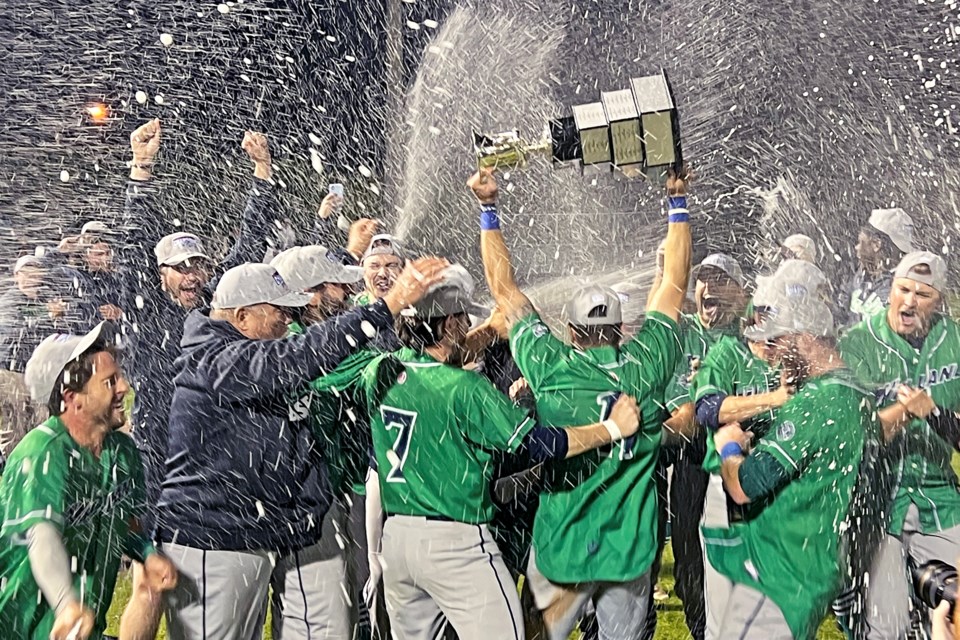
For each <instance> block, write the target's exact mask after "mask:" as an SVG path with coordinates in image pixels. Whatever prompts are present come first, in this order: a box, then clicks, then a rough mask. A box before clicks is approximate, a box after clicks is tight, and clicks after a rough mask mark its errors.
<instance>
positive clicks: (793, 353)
mask: <svg viewBox="0 0 960 640" xmlns="http://www.w3.org/2000/svg"><path fill="white" fill-rule="evenodd" d="M801 343H802V340H801V336H800V335H799V334H790V335H786V336H780V337H779V338H774V339H773V340H769V341H768V342H767V343H766V344H767V351H768V352H769V353H770V355H771V357H772V358H774V359H775V361H776V362H779V363H780V364H781V365H782V367H783V371H784V373H785V374H786V377H787V378H788V379H790V380H793V381H794V383H795V384H797V385H800V384H802V383H803V380H804V377H805V375H806V373H805V372H806V370H807V367H806V364H807V361H806V358H804V356H803V349H802V347H801Z"/></svg>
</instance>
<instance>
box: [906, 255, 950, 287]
mask: <svg viewBox="0 0 960 640" xmlns="http://www.w3.org/2000/svg"><path fill="white" fill-rule="evenodd" d="M920 265H926V266H927V268H928V269H929V270H930V273H929V274H924V273H917V271H916V268H917V267H919V266H920ZM893 277H894V278H909V279H910V280H913V281H914V282H920V283H922V284H926V285H930V286H931V287H933V288H934V289H936V290H937V291H940V292H943V291H944V290H946V288H947V263H946V261H945V260H944V259H943V258H941V257H940V256H938V255H937V254H935V253H930V252H929V251H914V252H913V253H908V254H907V255H905V256H903V260H901V261H900V264H898V265H897V268H896V270H895V271H894V272H893Z"/></svg>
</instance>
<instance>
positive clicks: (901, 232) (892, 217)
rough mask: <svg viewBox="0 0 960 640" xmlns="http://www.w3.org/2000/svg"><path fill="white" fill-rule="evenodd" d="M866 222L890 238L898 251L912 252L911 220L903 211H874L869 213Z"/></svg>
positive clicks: (899, 209) (897, 209) (896, 209)
mask: <svg viewBox="0 0 960 640" xmlns="http://www.w3.org/2000/svg"><path fill="white" fill-rule="evenodd" d="M868 222H869V224H870V226H871V227H873V228H874V229H876V230H877V231H879V232H881V233H882V234H884V235H885V236H887V237H888V238H890V240H891V241H892V242H893V244H894V245H896V247H897V248H898V249H900V251H903V252H904V253H910V252H911V251H913V219H912V218H911V217H910V216H908V215H907V212H906V211H904V210H903V209H901V208H899V207H897V208H895V209H874V210H873V211H871V212H870V219H869V220H868Z"/></svg>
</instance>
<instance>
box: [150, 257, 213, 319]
mask: <svg viewBox="0 0 960 640" xmlns="http://www.w3.org/2000/svg"><path fill="white" fill-rule="evenodd" d="M209 280H210V265H209V264H208V263H207V261H206V260H187V261H185V262H181V263H180V264H178V265H173V266H164V267H160V285H161V286H162V287H163V290H164V291H166V292H167V294H168V295H169V296H170V298H171V299H172V300H173V301H174V302H175V303H177V304H178V305H180V306H181V307H183V308H184V309H194V308H196V307H198V306H200V305H201V304H202V302H203V287H204V285H206V284H207V282H208V281H209Z"/></svg>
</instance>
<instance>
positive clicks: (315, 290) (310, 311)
mask: <svg viewBox="0 0 960 640" xmlns="http://www.w3.org/2000/svg"><path fill="white" fill-rule="evenodd" d="M349 286H350V285H346V284H339V283H336V282H324V283H323V284H321V285H318V286H316V287H311V288H310V289H307V293H310V294H313V298H312V299H311V300H310V304H308V305H307V308H306V309H305V310H304V313H303V320H304V322H305V323H306V324H314V323H317V322H321V321H323V320H326V319H327V318H330V317H332V316H335V315H337V314H338V313H342V312H344V311H346V310H347V308H348V307H349V304H348V302H347V295H348V291H347V288H348V287H349Z"/></svg>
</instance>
